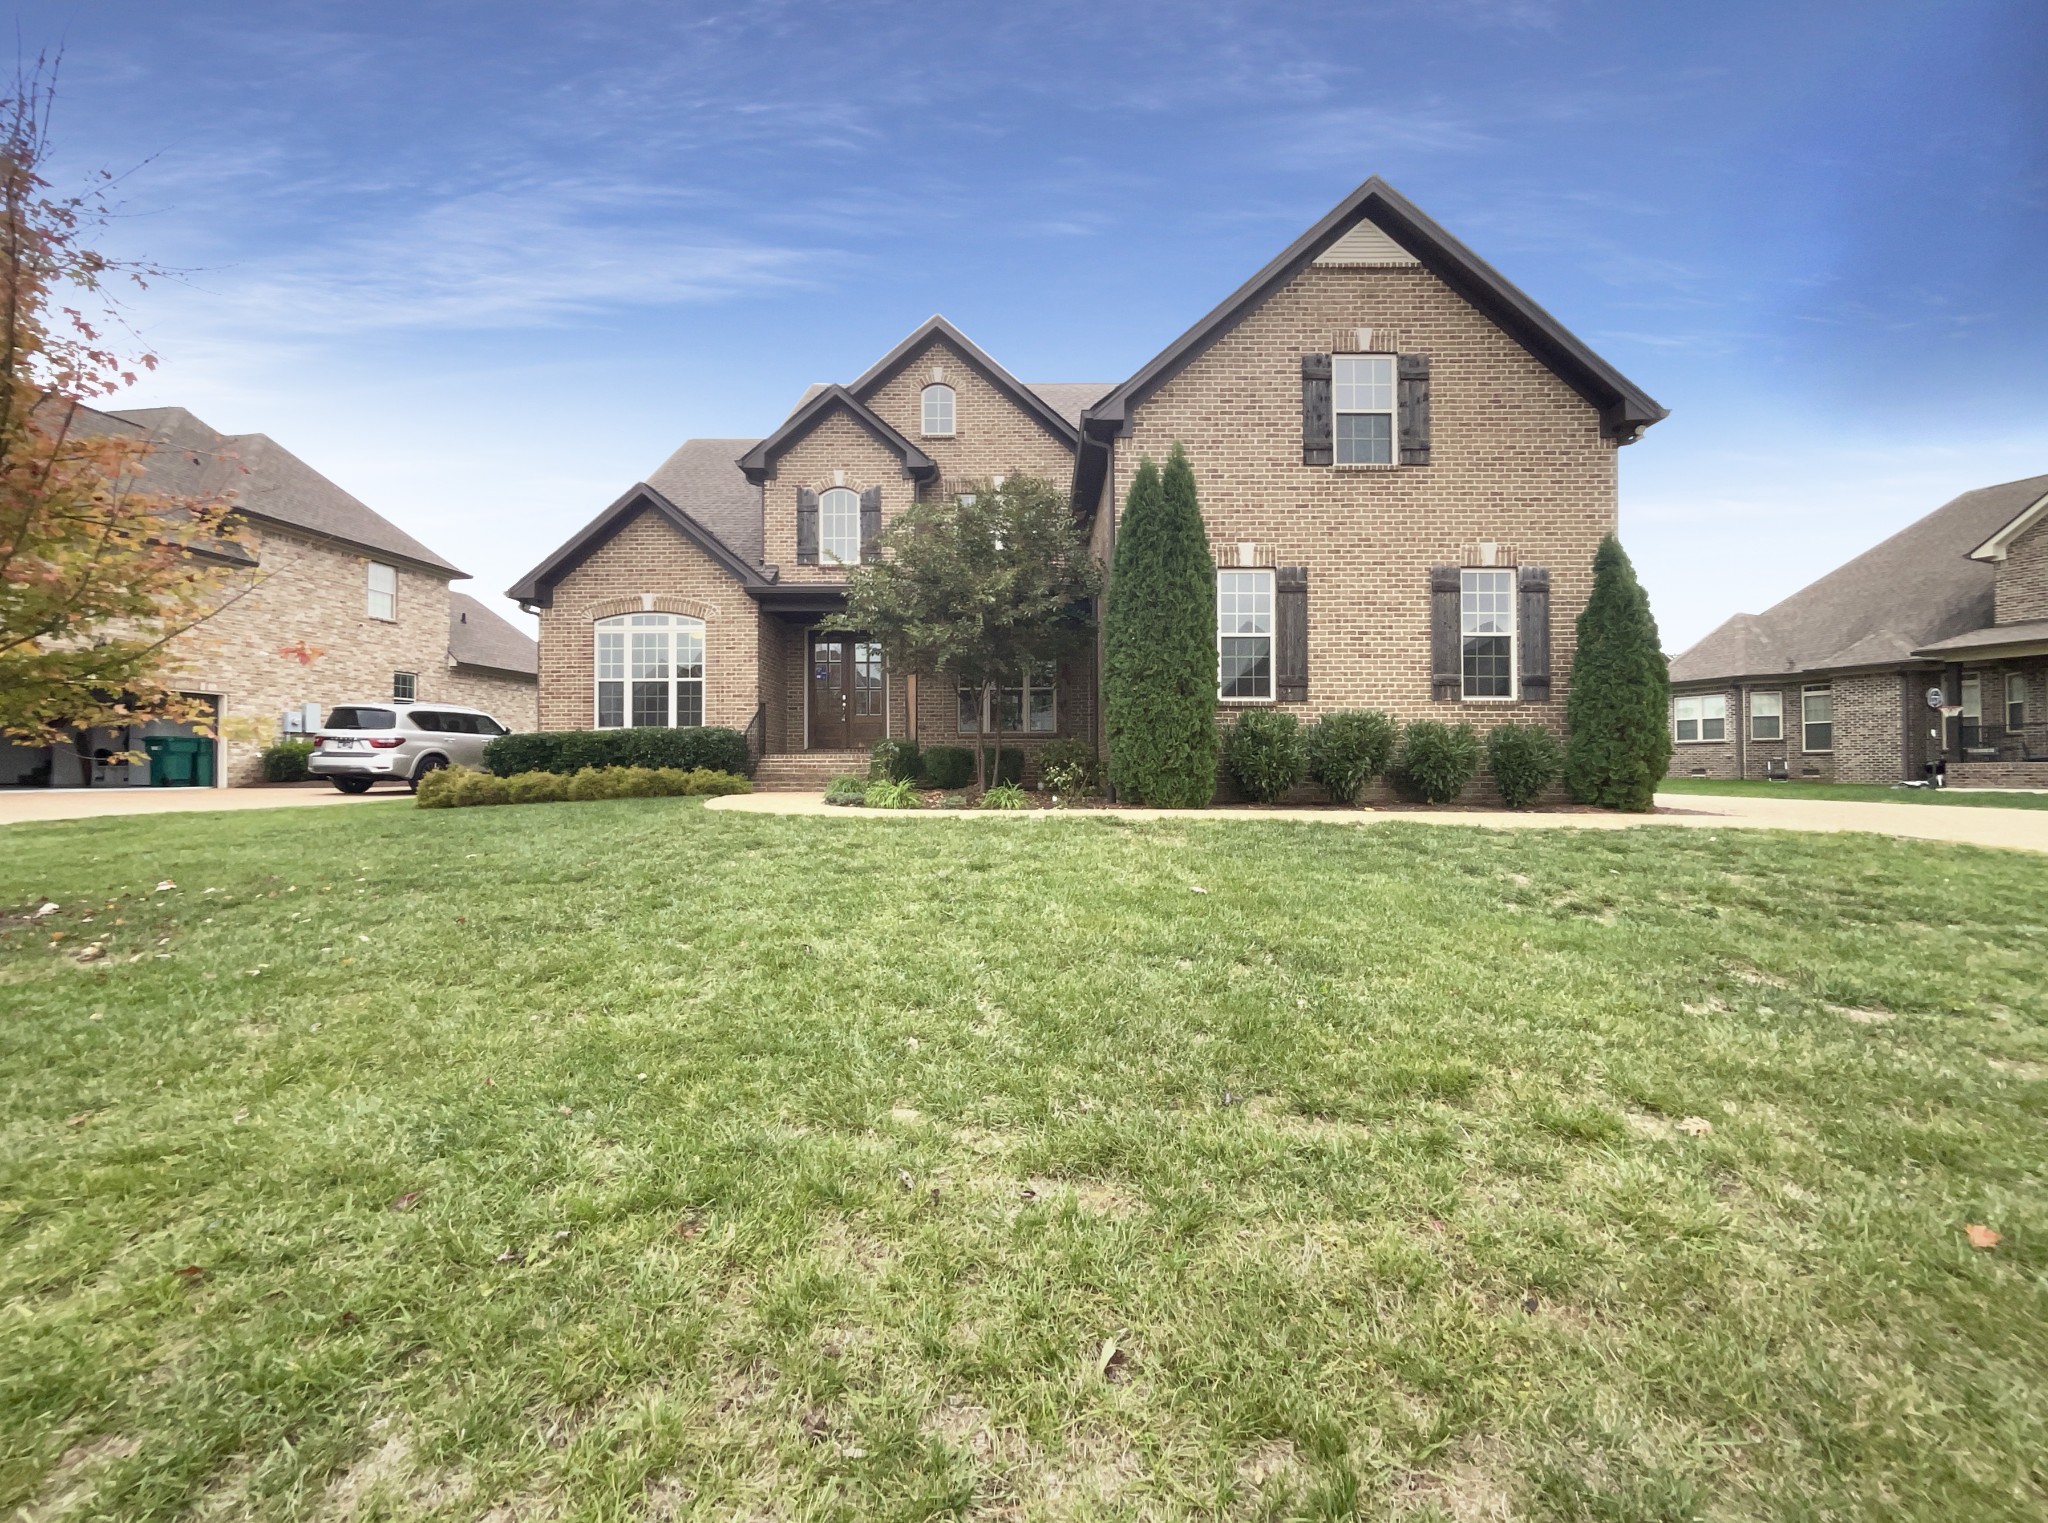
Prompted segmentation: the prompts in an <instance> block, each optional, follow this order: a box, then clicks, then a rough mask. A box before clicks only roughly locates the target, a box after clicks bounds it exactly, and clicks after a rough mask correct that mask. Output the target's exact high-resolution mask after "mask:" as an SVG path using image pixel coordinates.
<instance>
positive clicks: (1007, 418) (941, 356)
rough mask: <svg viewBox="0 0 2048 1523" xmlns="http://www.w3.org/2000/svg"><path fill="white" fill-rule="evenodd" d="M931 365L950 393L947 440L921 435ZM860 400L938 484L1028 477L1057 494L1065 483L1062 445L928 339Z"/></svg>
mask: <svg viewBox="0 0 2048 1523" xmlns="http://www.w3.org/2000/svg"><path fill="white" fill-rule="evenodd" d="M934 365H937V366H939V367H940V368H941V369H943V370H944V371H945V383H946V384H947V385H948V386H950V387H952V388H953V392H954V404H953V408H954V427H953V435H952V437H951V438H945V437H927V436H926V435H925V434H924V433H923V422H924V419H923V392H924V388H925V387H926V386H927V385H929V384H930V382H931V372H932V367H933V366H934ZM862 400H863V401H865V402H866V403H867V404H868V406H870V407H872V408H873V409H874V410H875V411H876V412H878V413H880V414H881V415H882V417H883V418H885V419H887V420H888V422H889V424H890V426H891V427H893V428H895V429H896V430H897V431H898V432H900V433H901V434H902V435H903V436H904V437H905V438H906V439H911V440H914V441H915V442H916V444H917V447H918V448H919V449H921V450H923V451H924V452H925V453H926V454H927V455H929V456H931V457H932V459H933V460H934V461H935V462H936V463H937V464H938V467H939V475H940V477H941V478H942V479H943V480H949V481H960V480H968V479H973V478H978V477H984V476H996V475H1005V476H1014V475H1029V476H1039V477H1043V478H1044V479H1045V480H1047V481H1050V482H1052V483H1053V484H1054V485H1055V486H1057V487H1059V488H1060V489H1061V490H1062V491H1064V490H1065V489H1066V486H1067V482H1068V478H1069V477H1071V476H1072V475H1073V471H1074V455H1073V451H1072V450H1071V449H1069V448H1068V446H1067V442H1066V440H1065V439H1063V438H1061V437H1060V436H1059V435H1057V434H1055V433H1053V432H1052V431H1051V430H1050V429H1048V428H1047V427H1046V426H1045V425H1044V424H1043V423H1040V422H1039V421H1038V420H1037V419H1036V418H1034V417H1032V416H1031V415H1030V414H1029V413H1027V412H1025V411H1024V410H1023V409H1022V408H1021V407H1019V406H1018V405H1017V404H1016V403H1015V402H1014V401H1012V400H1011V399H1010V398H1009V397H1008V396H1006V395H1004V394H1003V392H1001V391H999V390H998V389H997V388H996V387H995V385H994V384H993V383H992V382H990V381H988V380H986V379H984V378H983V376H982V374H981V372H980V371H978V370H976V369H974V368H973V367H972V366H970V365H969V364H968V363H967V361H966V360H965V359H964V358H962V357H961V355H960V353H959V351H958V350H956V349H955V348H954V347H953V346H952V345H951V344H949V343H947V342H946V341H945V340H944V339H943V338H937V337H934V338H933V339H932V340H931V342H930V343H928V344H926V345H924V346H923V347H922V348H921V349H919V350H918V352H917V354H916V355H915V357H913V358H912V359H911V360H909V361H908V362H907V363H905V364H904V365H903V367H902V368H901V369H899V370H898V371H896V373H895V374H894V375H891V376H888V377H886V378H884V380H883V381H882V383H881V384H880V385H879V386H877V387H875V388H874V390H873V391H871V392H870V393H868V395H867V396H865V397H864V398H862Z"/></svg>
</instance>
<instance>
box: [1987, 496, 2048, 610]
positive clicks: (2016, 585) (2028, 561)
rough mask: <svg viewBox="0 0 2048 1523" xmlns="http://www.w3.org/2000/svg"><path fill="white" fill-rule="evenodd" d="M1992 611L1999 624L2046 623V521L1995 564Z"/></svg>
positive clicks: (2019, 539) (2036, 525)
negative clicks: (1996, 570) (1995, 573)
mask: <svg viewBox="0 0 2048 1523" xmlns="http://www.w3.org/2000/svg"><path fill="white" fill-rule="evenodd" d="M1997 588H1998V590H1997V595H1996V607H1997V610H1998V611H1997V613H1996V614H1995V615H1993V617H1994V618H1996V619H1997V621H1998V622H1999V623H2000V624H2019V623H2023V622H2024V621H2026V620H2028V619H2048V519H2044V520H2042V521H2041V522H2040V523H2037V524H2035V525H2034V527H2033V528H2031V529H2029V530H2027V532H2026V533H2024V534H2022V535H2021V536H2020V537H2019V538H2018V539H2016V540H2014V541H2013V542H2012V544H2011V545H2010V546H2008V547H2007V549H2006V554H2005V559H2004V560H2002V561H2000V562H1999V563H1998V583H1997Z"/></svg>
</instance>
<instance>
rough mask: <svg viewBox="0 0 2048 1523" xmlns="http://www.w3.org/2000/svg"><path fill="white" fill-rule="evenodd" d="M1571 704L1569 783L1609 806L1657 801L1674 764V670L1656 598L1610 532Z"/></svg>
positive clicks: (1583, 626) (1584, 620) (1596, 573)
mask: <svg viewBox="0 0 2048 1523" xmlns="http://www.w3.org/2000/svg"><path fill="white" fill-rule="evenodd" d="M1578 632H1579V642H1578V648H1577V650H1575V651H1574V652H1573V654H1572V690H1571V697H1570V699H1569V700H1568V702H1567V704H1566V707H1565V730H1566V742H1565V758H1564V781H1565V786H1566V787H1567V788H1569V789H1571V791H1572V796H1573V797H1574V798H1577V799H1579V800H1580V801H1582V802H1584V803H1588V804H1598V805H1600V806H1602V807H1603V808H1607V809H1633V810H1638V811H1646V810H1648V809H1649V808H1651V805H1652V799H1653V796H1654V795H1655V794H1656V791H1657V784H1658V783H1659V782H1660V781H1661V780H1662V779H1663V776H1664V773H1665V771H1666V770H1667V769H1668V768H1669V767H1670V765H1671V719H1670V713H1669V710H1670V707H1671V671H1670V668H1669V667H1668V666H1667V665H1666V664H1665V661H1664V651H1663V647H1662V644H1661V642H1660V641H1659V640H1658V638H1657V621H1656V619H1654V618H1652V617H1651V615H1650V599H1649V596H1648V594H1646V593H1645V592H1644V591H1643V588H1642V584H1641V583H1640V582H1638V581H1637V580H1636V573H1635V567H1633V566H1631V565H1630V564H1629V559H1628V556H1627V554H1626V553H1625V552H1624V551H1623V550H1622V548H1621V541H1620V540H1618V539H1616V538H1615V537H1614V536H1613V535H1612V534H1610V535H1608V536H1607V538H1605V539H1603V540H1602V541H1600V549H1599V551H1598V553H1597V554H1595V555H1594V557H1593V595H1592V597H1591V598H1590V599H1588V600H1587V603H1586V611H1585V612H1584V613H1582V614H1580V615H1579V623H1578Z"/></svg>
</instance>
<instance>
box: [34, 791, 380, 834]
mask: <svg viewBox="0 0 2048 1523" xmlns="http://www.w3.org/2000/svg"><path fill="white" fill-rule="evenodd" d="M411 797H412V795H411V794H409V793H407V792H406V791H405V789H403V788H375V789H372V790H371V791H370V792H368V793H360V794H355V795H350V794H346V793H342V792H340V791H339V790H337V789H335V788H331V787H329V786H328V785H327V784H325V783H322V784H320V785H319V786H318V787H304V788H302V787H299V786H297V785H287V786H284V787H277V788H7V789H0V825H26V824H30V823H33V822H35V821H39V820H97V819H104V818H106V817H107V816H109V815H118V814H202V813H206V812H208V811H211V810H217V809H311V808H321V807H326V806H328V805H335V804H374V803H376V802H378V801H379V800H384V799H408V800H409V799H410V798H411Z"/></svg>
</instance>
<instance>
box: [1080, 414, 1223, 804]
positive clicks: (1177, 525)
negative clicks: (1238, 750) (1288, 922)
mask: <svg viewBox="0 0 2048 1523" xmlns="http://www.w3.org/2000/svg"><path fill="white" fill-rule="evenodd" d="M1110 581H1111V585H1112V586H1114V587H1115V589H1116V595H1115V597H1114V598H1113V599H1112V600H1111V602H1110V605H1109V616H1108V619H1107V620H1106V621H1105V623H1104V627H1103V671H1102V703H1103V723H1104V725H1105V727H1106V729H1107V732H1108V736H1109V775H1110V781H1111V782H1112V783H1114V784H1115V785H1116V790H1117V794H1118V796H1119V797H1120V798H1122V799H1124V800H1126V801H1127V802H1130V803H1133V804H1153V805H1157V806H1159V807H1161V808H1165V809H1196V808H1200V807H1201V806H1202V805H1204V804H1206V803H1208V802H1209V799H1210V797H1211V796H1212V795H1213V794H1214V793H1215V791H1216V749H1217V738H1216V566H1215V563H1214V562H1213V561H1212V560H1211V559H1210V555H1209V538H1208V535H1207V534H1206V533H1204V532H1203V529H1202V513H1201V508H1200V506H1199V504H1198V503H1197V501H1196V494H1195V473H1194V470H1193V468H1192V467H1191V466H1189V464H1188V457H1187V455H1186V453H1185V452H1184V451H1183V450H1182V449H1181V447H1180V446H1179V445H1178V444H1176V445H1175V446H1174V447H1173V453H1172V455H1171V456H1169V457H1168V459H1167V462H1166V472H1165V475H1164V476H1163V477H1162V476H1161V474H1160V472H1159V470H1158V468H1157V467H1156V466H1155V465H1153V463H1152V461H1151V460H1150V459H1149V458H1147V459H1143V460H1140V461H1139V462H1138V469H1137V472H1136V474H1135V475H1134V477H1133V478H1132V481H1131V490H1130V495H1129V498H1128V501H1127V504H1126V506H1125V509H1124V516H1123V521H1122V522H1121V523H1120V524H1119V525H1118V529H1117V537H1116V560H1115V566H1114V570H1113V572H1112V575H1111V578H1110Z"/></svg>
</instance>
